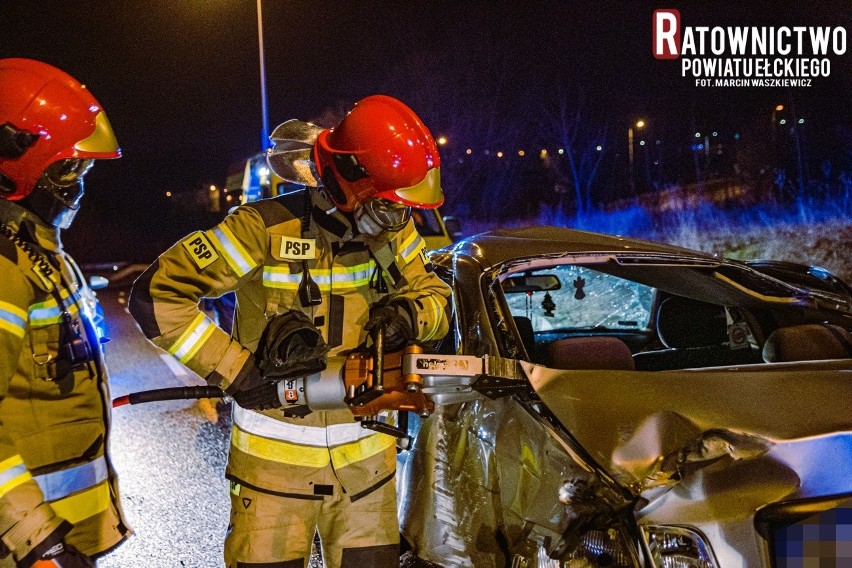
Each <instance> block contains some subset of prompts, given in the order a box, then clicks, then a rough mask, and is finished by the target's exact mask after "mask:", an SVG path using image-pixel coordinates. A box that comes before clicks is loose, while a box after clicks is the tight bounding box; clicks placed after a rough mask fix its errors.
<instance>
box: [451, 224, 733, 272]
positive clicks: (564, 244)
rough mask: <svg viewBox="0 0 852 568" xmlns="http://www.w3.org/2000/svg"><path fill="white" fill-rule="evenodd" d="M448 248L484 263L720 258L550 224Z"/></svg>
mask: <svg viewBox="0 0 852 568" xmlns="http://www.w3.org/2000/svg"><path fill="white" fill-rule="evenodd" d="M445 250H451V251H452V253H453V254H454V255H465V256H471V257H474V258H477V259H479V262H480V263H481V264H482V265H483V266H495V265H498V264H503V263H506V262H509V261H512V260H515V259H522V258H529V257H534V256H541V255H552V254H559V253H568V254H574V253H584V252H589V253H591V252H600V253H612V252H616V253H631V252H632V253H646V254H663V255H678V256H688V257H690V258H696V259H704V260H707V261H714V262H718V261H719V259H718V258H717V257H715V256H713V255H710V254H707V253H702V252H698V251H694V250H690V249H686V248H681V247H677V246H673V245H667V244H663V243H655V242H650V241H642V240H638V239H630V238H626V237H620V236H615V235H606V234H602V233H592V232H588V231H578V230H576V229H566V228H562V227H550V226H534V227H520V228H512V229H498V230H494V231H489V232H486V233H481V234H479V235H475V236H472V237H469V238H466V239H464V240H462V241H459V242H458V243H456V244H455V245H453V246H452V247H451V249H445Z"/></svg>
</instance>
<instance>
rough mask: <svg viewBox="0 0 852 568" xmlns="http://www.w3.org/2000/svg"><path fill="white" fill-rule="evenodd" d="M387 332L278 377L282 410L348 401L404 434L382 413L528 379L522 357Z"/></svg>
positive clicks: (381, 427)
mask: <svg viewBox="0 0 852 568" xmlns="http://www.w3.org/2000/svg"><path fill="white" fill-rule="evenodd" d="M381 337H382V335H381V333H377V334H376V338H375V341H374V342H373V347H372V349H369V350H367V349H365V350H357V351H353V352H352V353H350V354H349V355H347V356H346V357H329V358H328V364H327V366H326V368H325V370H323V371H321V372H318V373H314V374H312V375H309V376H306V377H297V378H291V379H283V380H280V381H278V397H279V400H280V401H281V410H283V412H284V413H285V414H289V415H294V416H300V415H305V414H307V413H309V412H312V411H319V410H338V409H344V408H348V409H349V410H350V411H351V412H352V414H353V415H354V416H355V417H357V418H358V419H359V420H360V422H361V425H362V426H364V427H365V428H371V429H374V430H378V431H381V432H384V433H386V434H391V435H394V436H400V437H403V436H405V435H406V434H405V432H403V431H402V430H400V429H399V428H396V427H393V426H391V425H389V424H386V423H385V422H382V421H380V420H379V419H378V415H379V413H381V412H383V411H391V410H398V411H409V412H415V413H417V414H418V415H420V416H421V417H427V416H429V415H430V414H431V413H432V412H433V411H434V410H435V405H436V404H455V403H459V402H464V401H467V400H473V399H475V398H478V397H480V396H482V395H484V396H487V397H490V398H499V397H501V396H506V395H510V394H512V393H514V392H517V391H518V390H519V389H523V388H525V387H526V386H527V385H528V383H527V381H526V378H525V376H524V374H523V372H522V370H521V368H520V365H519V364H518V361H517V360H515V359H505V358H501V357H494V356H490V355H485V356H481V357H477V356H472V355H439V354H434V353H426V352H425V351H424V349H423V347H422V346H421V345H419V344H414V343H412V344H409V345H407V346H406V347H404V348H403V349H402V350H400V351H395V352H392V353H385V352H384V350H383V345H382V343H383V342H382V339H381ZM222 396H225V394H224V393H223V392H222V391H221V390H220V389H219V388H218V387H211V386H199V387H176V388H168V389H157V390H151V391H143V392H138V393H133V394H129V395H125V396H122V397H118V398H116V399H115V400H114V401H113V407H118V406H122V405H124V404H139V403H143V402H151V401H155V400H176V399H192V398H219V397H222Z"/></svg>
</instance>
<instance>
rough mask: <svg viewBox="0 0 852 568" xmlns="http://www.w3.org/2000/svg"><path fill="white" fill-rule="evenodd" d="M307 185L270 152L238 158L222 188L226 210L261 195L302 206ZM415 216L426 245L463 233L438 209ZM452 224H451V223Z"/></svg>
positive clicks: (440, 243) (444, 242)
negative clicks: (273, 161)
mask: <svg viewBox="0 0 852 568" xmlns="http://www.w3.org/2000/svg"><path fill="white" fill-rule="evenodd" d="M304 188H305V186H303V185H300V184H297V183H291V182H288V181H286V180H283V179H281V178H280V177H279V176H278V175H276V174H275V172H273V171H272V170H271V169H270V168H269V166H268V165H267V163H266V154H263V153H261V154H255V155H254V156H252V157H250V158H248V159H247V160H244V161H241V162H237V163H236V164H233V165H231V167H230V168H229V169H228V177H227V179H226V180H225V186H224V191H223V192H222V197H221V198H222V203H221V206H222V207H221V208H222V210H223V211H228V210H229V209H231V208H233V207H236V206H237V205H241V204H243V203H251V202H253V201H257V200H259V199H267V198H270V197H278V196H281V195H292V198H293V200H294V202H293V205H292V207H291V209H295V210H300V209H301V208H302V204H301V203H299V202H297V201H296V200H298V199H300V198H301V190H303V189H304ZM412 218H413V219H414V224H415V226H416V227H417V231H418V232H419V233H420V235H421V236H422V237H423V240H424V241H425V242H426V248H427V249H429V250H437V249H439V248H442V247H444V246H447V245H449V244H451V243H452V242H453V241H456V240H458V239H459V238H460V237H461V226H460V224H459V222H458V220H457V219H453V218H447V219H444V218H443V217H442V216H441V213H440V211H439V210H438V209H414V210H413V211H412ZM448 225H449V227H448Z"/></svg>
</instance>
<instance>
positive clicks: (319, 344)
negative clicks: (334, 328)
mask: <svg viewBox="0 0 852 568" xmlns="http://www.w3.org/2000/svg"><path fill="white" fill-rule="evenodd" d="M327 352H328V345H326V343H325V340H324V339H323V337H322V334H321V333H320V331H319V330H318V329H317V328H316V326H314V323H313V322H312V321H311V319H310V318H309V317H308V316H306V315H305V314H304V313H302V312H300V311H298V310H290V311H288V312H284V313H283V314H279V315H277V316H275V317H273V318H272V319H271V320H269V323H268V324H267V325H266V329H265V330H263V335H261V336H260V344H259V345H258V350H257V366H258V368H259V369H260V371H261V373H263V378H264V379H266V380H267V381H280V380H281V379H289V378H292V377H307V376H308V375H312V374H314V373H319V372H320V371H322V370H324V369H325V364H326V362H325V355H326V353H327Z"/></svg>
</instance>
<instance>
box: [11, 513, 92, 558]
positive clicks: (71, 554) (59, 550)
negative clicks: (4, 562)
mask: <svg viewBox="0 0 852 568" xmlns="http://www.w3.org/2000/svg"><path fill="white" fill-rule="evenodd" d="M69 530H71V524H70V523H68V522H63V523H62V524H61V525H59V527H58V528H57V529H56V530H55V531H53V532H52V533H51V534H50V535H48V536H47V538H45V539H44V540H43V541H41V542H40V543H38V544H37V545H36V546H35V547H34V548H33V549H32V550H31V551H30V553H29V554H27V555H26V556H25V557H24V558H21V560H19V561H18V562H16V565H17V566H18V568H94V566H95V563H94V562H92V560H91V559H90V558H89V557H88V556H86V555H85V554H83V553H82V552H80V551H79V550H77V549H76V548H74V547H73V546H71V545H70V544H66V543H65V540H64V537H65V535H66V534H67V533H68V531H69Z"/></svg>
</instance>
